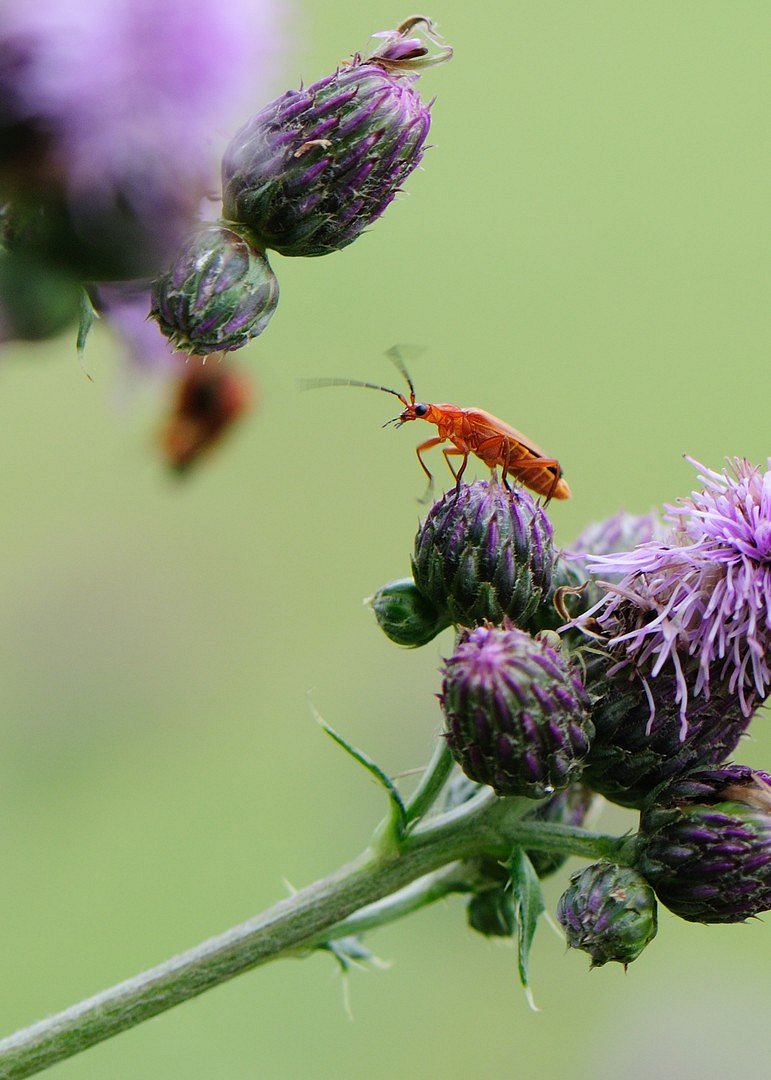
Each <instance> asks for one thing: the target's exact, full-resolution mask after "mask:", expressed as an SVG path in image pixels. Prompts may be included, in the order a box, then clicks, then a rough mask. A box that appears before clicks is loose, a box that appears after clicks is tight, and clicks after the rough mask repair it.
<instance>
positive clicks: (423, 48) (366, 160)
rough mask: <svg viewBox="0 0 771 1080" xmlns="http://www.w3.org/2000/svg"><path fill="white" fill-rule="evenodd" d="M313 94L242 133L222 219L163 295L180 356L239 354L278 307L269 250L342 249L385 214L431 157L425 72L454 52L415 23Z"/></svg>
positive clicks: (268, 110) (161, 308) (266, 113)
mask: <svg viewBox="0 0 771 1080" xmlns="http://www.w3.org/2000/svg"><path fill="white" fill-rule="evenodd" d="M374 36H375V37H376V38H378V39H380V40H379V44H378V46H377V47H376V48H375V50H374V51H373V52H371V53H369V55H367V56H360V55H358V54H357V55H355V56H354V57H353V58H352V60H350V61H348V62H346V63H343V64H341V65H340V66H339V67H338V68H337V70H335V71H334V72H333V73H332V74H331V75H328V76H327V77H325V78H323V79H320V80H319V81H318V82H315V83H313V84H312V85H311V86H309V87H307V88H306V87H301V88H300V89H299V90H288V91H287V92H286V93H285V94H282V95H281V96H280V97H278V98H276V99H275V101H272V102H270V104H269V105H266V106H265V108H263V109H261V110H260V112H258V113H257V115H256V116H254V117H252V119H251V120H249V121H248V122H247V123H246V124H245V125H244V126H243V127H242V128H241V130H240V131H239V132H238V133H237V134H236V135H235V137H234V138H233V139H232V141H231V143H230V145H229V146H228V148H227V150H226V151H225V155H224V157H223V160H222V219H221V220H220V221H219V222H216V223H210V224H207V225H204V226H202V227H201V228H200V229H199V230H198V231H197V232H196V233H194V235H193V236H191V237H190V239H189V240H188V242H187V243H186V244H185V245H184V246H183V248H182V250H181V251H180V252H179V253H178V255H177V257H176V259H175V260H174V262H173V264H172V265H171V266H170V267H169V269H168V270H167V271H166V272H165V273H164V274H162V275H161V276H160V277H159V278H158V279H157V280H156V281H155V284H154V287H153V299H152V314H153V316H154V317H155V319H156V320H157V322H158V325H159V326H160V328H161V330H162V331H163V333H164V334H165V335H166V336H167V338H168V339H169V340H170V341H171V343H172V344H173V345H174V346H175V347H176V348H178V349H181V350H183V351H185V352H188V353H195V354H197V355H200V356H207V355H209V354H210V353H221V352H230V351H233V350H235V349H240V348H242V347H243V346H244V345H246V344H247V343H248V342H249V341H251V340H252V339H253V338H255V337H257V336H258V335H259V334H261V333H262V332H263V330H264V329H265V327H266V326H267V324H268V322H269V321H270V319H271V317H272V315H273V312H274V311H275V309H276V305H277V303H278V282H277V279H276V275H275V274H274V272H273V270H272V269H271V266H270V264H269V262H268V258H267V254H266V252H267V251H268V250H272V251H276V252H278V253H280V254H281V255H285V256H293V257H294V256H316V255H328V254H330V253H331V252H333V251H340V250H341V249H342V248H345V247H347V246H348V245H349V244H351V243H353V241H354V240H355V239H356V238H357V237H358V236H360V235H361V233H362V232H364V231H365V230H366V229H368V228H369V227H370V226H371V225H372V224H373V223H374V222H375V221H376V220H377V219H378V218H379V217H380V216H381V214H382V213H383V212H384V210H385V209H386V207H387V206H388V205H389V203H391V201H392V200H393V199H394V197H395V196H396V194H397V193H398V192H399V191H400V190H401V187H402V184H403V183H404V181H405V180H406V178H407V177H408V176H409V175H410V173H411V172H413V170H414V169H416V168H417V167H418V165H419V164H420V161H421V159H422V156H423V151H424V148H425V143H426V137H427V136H428V130H429V126H430V123H431V113H430V107H429V105H426V104H424V102H423V101H422V100H421V98H420V95H419V93H418V92H417V90H416V89H415V85H414V84H415V82H416V80H417V78H418V76H419V73H420V70H421V68H423V67H425V66H427V65H429V64H436V63H439V62H441V61H443V60H446V59H448V58H449V57H450V56H451V55H452V50H451V49H450V48H449V47H448V46H446V45H444V44H443V43H442V42H441V40H440V39H439V38H438V36H437V35H436V33H435V31H434V29H433V24H432V23H431V20H430V19H427V18H426V17H425V16H422V15H421V16H413V17H412V18H410V19H407V20H406V21H405V22H403V23H402V24H401V25H400V26H398V27H397V29H396V30H389V31H384V32H382V33H379V34H376V35H374Z"/></svg>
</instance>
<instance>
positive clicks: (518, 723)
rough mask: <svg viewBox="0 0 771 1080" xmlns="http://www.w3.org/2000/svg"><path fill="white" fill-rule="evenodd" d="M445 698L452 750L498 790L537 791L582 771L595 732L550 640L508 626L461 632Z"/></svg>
mask: <svg viewBox="0 0 771 1080" xmlns="http://www.w3.org/2000/svg"><path fill="white" fill-rule="evenodd" d="M440 701H441V705H442V709H443V711H444V715H445V720H446V725H447V743H448V746H449V747H450V750H451V751H452V754H453V757H454V758H455V760H456V761H457V762H458V764H459V765H460V767H461V768H462V769H463V771H464V772H465V773H466V775H467V776H468V777H470V778H471V779H472V780H476V781H477V782H479V783H483V784H489V785H490V786H491V787H492V788H493V789H494V790H495V791H496V792H497V793H498V794H499V795H525V796H527V797H529V798H533V799H540V798H543V797H544V796H546V795H551V794H553V793H554V792H555V791H558V790H560V789H562V788H564V787H567V786H568V784H570V783H571V781H573V780H575V779H577V777H578V776H579V775H580V773H581V769H582V765H583V759H584V758H585V756H586V754H587V751H588V749H589V742H590V739H591V736H592V732H593V729H592V724H591V721H590V719H589V715H588V711H587V704H588V702H587V698H586V695H585V693H584V689H583V686H582V685H581V682H580V681H579V679H578V678H577V676H576V675H575V673H574V672H573V671H572V670H571V668H570V667H569V665H568V664H567V663H566V661H565V660H564V659H563V658H562V657H561V656H560V654H558V653H557V652H555V651H554V650H553V649H552V648H550V647H549V646H548V645H547V644H546V643H545V642H543V641H541V640H538V639H536V638H532V637H530V635H529V634H526V633H524V632H523V631H521V630H517V629H515V628H514V627H511V626H509V627H495V626H487V627H486V626H479V627H477V628H476V629H474V630H471V631H469V632H467V633H464V634H463V635H462V636H461V639H460V643H459V644H458V646H457V648H456V651H455V653H454V654H453V656H452V657H450V659H449V660H447V661H446V663H445V666H444V680H443V683H442V693H441V695H440Z"/></svg>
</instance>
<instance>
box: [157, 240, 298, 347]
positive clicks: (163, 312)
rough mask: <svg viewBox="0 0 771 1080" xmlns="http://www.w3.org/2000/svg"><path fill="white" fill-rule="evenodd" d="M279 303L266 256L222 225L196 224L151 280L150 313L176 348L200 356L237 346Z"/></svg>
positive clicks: (259, 327) (257, 330) (257, 331)
mask: <svg viewBox="0 0 771 1080" xmlns="http://www.w3.org/2000/svg"><path fill="white" fill-rule="evenodd" d="M277 304H278V282H277V280H276V275H275V274H274V273H273V271H272V270H271V268H270V266H269V264H268V260H267V259H266V258H265V256H264V255H263V253H262V252H261V251H258V250H256V249H255V248H254V247H253V246H252V245H251V244H250V243H249V242H248V241H247V240H246V239H244V237H243V236H241V235H239V233H237V232H235V231H234V230H233V229H230V228H226V227H225V226H223V225H216V224H213V225H207V226H205V227H204V228H202V229H199V230H198V231H197V232H196V233H195V234H194V235H193V236H192V238H191V239H190V240H189V242H188V243H187V245H186V246H185V247H184V248H183V249H182V250H181V251H180V253H179V255H178V256H177V258H176V260H175V262H174V264H173V265H172V266H171V268H170V269H169V270H167V271H166V273H165V274H163V275H162V276H161V277H160V278H158V280H157V281H156V282H155V283H154V285H153V299H152V310H151V314H152V315H153V316H154V317H155V318H156V319H157V321H158V325H159V326H160V328H161V330H162V331H163V333H164V334H165V335H166V337H167V338H169V340H170V341H171V342H172V344H173V345H175V346H176V347H177V348H178V349H183V350H184V351H185V352H188V353H195V354H197V355H199V356H207V355H208V354H209V353H213V352H229V351H231V350H233V349H240V348H241V347H242V346H244V345H246V344H247V342H249V341H251V340H252V338H255V337H257V335H258V334H261V333H262V331H263V330H264V329H265V327H266V326H267V325H268V322H269V321H270V318H271V316H272V315H273V312H274V311H275V310H276V305H277Z"/></svg>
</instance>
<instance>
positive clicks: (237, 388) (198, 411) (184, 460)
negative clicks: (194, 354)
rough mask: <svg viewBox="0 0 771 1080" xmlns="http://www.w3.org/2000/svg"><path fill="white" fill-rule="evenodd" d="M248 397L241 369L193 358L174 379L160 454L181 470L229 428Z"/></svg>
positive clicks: (247, 383)
mask: <svg viewBox="0 0 771 1080" xmlns="http://www.w3.org/2000/svg"><path fill="white" fill-rule="evenodd" d="M251 401H252V386H251V383H250V381H249V379H248V378H247V376H246V375H245V373H244V372H242V371H239V370H238V369H237V368H234V367H233V366H232V365H230V364H217V363H209V364H205V363H203V362H202V361H200V360H196V359H193V360H191V361H190V362H189V363H188V364H186V365H185V368H184V370H183V372H182V373H181V376H180V377H179V379H178V380H177V382H176V386H175V396H174V403H173V405H172V409H171V413H170V415H169V417H168V419H167V422H166V425H165V427H164V430H163V433H162V435H161V446H162V449H163V455H164V457H165V458H166V460H167V461H168V463H169V465H171V467H172V468H173V469H174V470H175V471H176V472H178V473H180V474H181V473H185V472H187V471H188V469H190V467H191V466H192V465H194V464H195V463H196V462H197V461H198V460H199V459H200V458H201V457H202V456H203V455H204V454H206V453H207V452H208V451H209V450H210V449H211V448H212V447H213V446H215V445H216V444H217V443H218V442H219V441H220V440H221V439H222V438H223V437H224V435H225V434H226V433H227V432H228V431H229V430H230V429H231V428H232V426H233V425H234V424H235V423H236V421H237V420H239V419H240V418H241V417H242V416H243V415H244V413H245V412H247V410H248V409H249V407H250V405H251Z"/></svg>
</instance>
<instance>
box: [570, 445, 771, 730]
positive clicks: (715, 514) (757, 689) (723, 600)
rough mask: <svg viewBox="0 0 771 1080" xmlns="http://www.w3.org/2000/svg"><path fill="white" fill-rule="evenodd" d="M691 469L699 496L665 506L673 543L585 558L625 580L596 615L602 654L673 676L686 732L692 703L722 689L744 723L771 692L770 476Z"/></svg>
mask: <svg viewBox="0 0 771 1080" xmlns="http://www.w3.org/2000/svg"><path fill="white" fill-rule="evenodd" d="M688 460H691V459H688ZM691 463H692V464H693V465H694V466H695V467H696V468H697V469H699V472H700V479H701V480H702V481H703V483H704V488H703V490H701V491H698V492H693V494H692V495H691V496H690V498H687V499H682V500H680V504H679V505H678V506H671V507H668V508H667V509H668V520H669V522H670V523H671V525H672V527H673V535H672V539H671V540H670V541H668V542H664V541H660V540H652V541H649V542H648V543H646V544H642V545H640V546H638V547H637V548H635V549H634V551H631V552H627V553H625V554H617V555H607V556H602V557H596V558H593V559H590V560H589V562H590V566H591V567H592V569H593V570H594V571H595V572H596V573H598V574H605V575H608V574H613V575H617V574H620V575H622V577H621V580H620V581H617V582H610V583H609V584H608V586H607V596H606V599H605V600H604V601H603V603H602V606H601V607H600V609H599V610H598V611H597V612H596V613H595V614H596V618H597V621H598V622H599V624H600V626H601V628H602V630H603V632H604V633H605V634H606V635H607V638H608V641H607V645H608V648H609V649H610V650H611V651H612V652H613V654H614V655H615V656H616V657H620V658H621V663H622V664H623V663H629V664H632V665H634V667H635V668H636V669H637V670H638V671H639V672H641V673H642V674H643V675H646V676H650V677H651V678H656V677H657V676H659V674H660V673H661V672H662V671H664V670H665V669H666V668H669V670H671V671H672V672H673V673H674V675H675V680H676V687H675V700H676V702H677V703H678V704H679V706H680V717H681V721H682V729H683V733H685V729H686V727H687V714H688V707H689V701H690V700H691V699H693V698H696V697H698V696H699V695H704V696H707V697H708V696H709V694H710V693H711V692H712V691H713V689H716V688H718V687H724V688H725V689H726V690H727V691H728V692H729V693H730V694H733V695H736V697H737V698H738V700H739V703H740V706H741V710H742V712H743V714H744V715H745V716H750V715H751V713H752V712H753V710H754V709H755V708H756V706H757V704H758V703H759V702H761V701H762V700H764V699H765V697H766V696H767V694H768V692H769V689H770V688H771V666H770V665H769V659H768V651H769V646H770V645H771V469H767V470H766V471H765V472H764V471H762V470H761V469H759V468H758V467H756V466H754V465H751V464H750V463H749V462H748V461H746V460H744V459H741V458H735V459H733V460H732V461H730V463H729V468H727V469H724V470H723V472H722V473H717V472H713V471H712V470H710V469H706V468H705V467H703V466H701V465H699V464H698V463H696V462H691Z"/></svg>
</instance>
